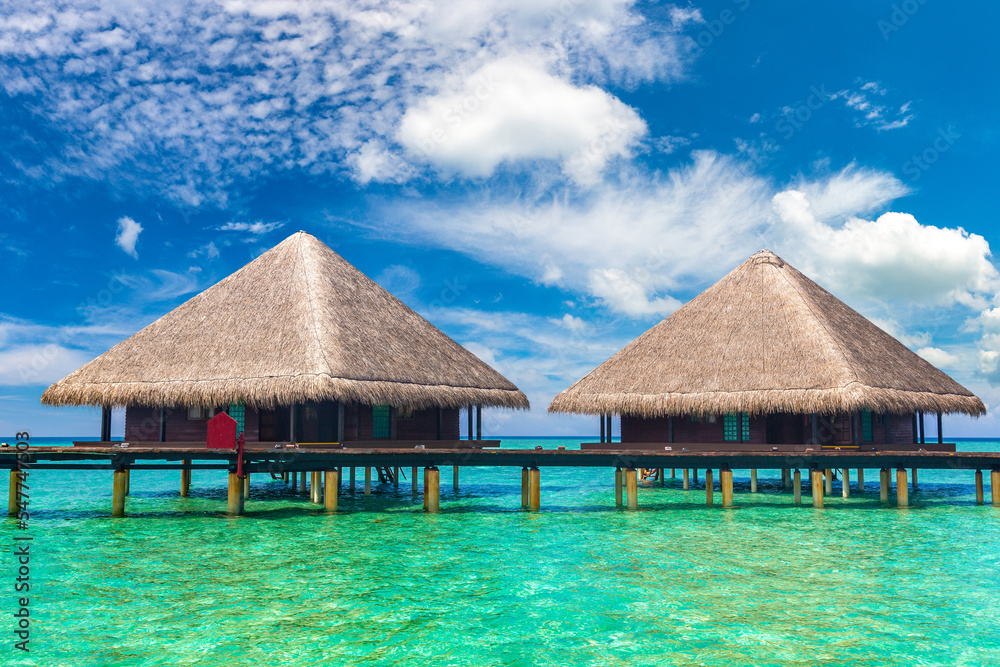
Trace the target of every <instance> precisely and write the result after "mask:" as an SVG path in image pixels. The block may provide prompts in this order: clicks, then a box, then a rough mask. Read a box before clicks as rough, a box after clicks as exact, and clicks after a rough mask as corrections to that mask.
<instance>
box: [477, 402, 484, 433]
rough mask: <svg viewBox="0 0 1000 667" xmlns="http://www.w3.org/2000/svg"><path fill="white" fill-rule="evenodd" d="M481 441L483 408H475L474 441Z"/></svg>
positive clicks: (479, 406) (478, 406)
mask: <svg viewBox="0 0 1000 667" xmlns="http://www.w3.org/2000/svg"><path fill="white" fill-rule="evenodd" d="M482 439H483V406H481V405H477V406H476V440H482Z"/></svg>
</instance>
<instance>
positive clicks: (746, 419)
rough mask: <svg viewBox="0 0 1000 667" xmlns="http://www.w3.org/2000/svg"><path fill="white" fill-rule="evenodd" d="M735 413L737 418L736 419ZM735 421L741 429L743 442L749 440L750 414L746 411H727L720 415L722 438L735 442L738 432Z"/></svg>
mask: <svg viewBox="0 0 1000 667" xmlns="http://www.w3.org/2000/svg"><path fill="white" fill-rule="evenodd" d="M737 414H738V416H739V419H737ZM737 423H739V425H740V427H741V428H742V430H743V438H742V439H743V442H749V441H750V414H749V413H747V412H740V413H735V412H728V413H726V414H724V415H722V439H723V440H725V441H726V442H736V441H737V440H739V439H740V438H739V434H738V431H737V430H736V428H737V426H736V425H737Z"/></svg>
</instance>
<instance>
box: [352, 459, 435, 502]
mask: <svg viewBox="0 0 1000 667" xmlns="http://www.w3.org/2000/svg"><path fill="white" fill-rule="evenodd" d="M434 471H435V472H437V468H434ZM439 478H440V477H439ZM371 494H372V468H371V466H365V495H366V496H370V495H371Z"/></svg>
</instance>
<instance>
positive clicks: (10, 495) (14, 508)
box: [7, 470, 21, 516]
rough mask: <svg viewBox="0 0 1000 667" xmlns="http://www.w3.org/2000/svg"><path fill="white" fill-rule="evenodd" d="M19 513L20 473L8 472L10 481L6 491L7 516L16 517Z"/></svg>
mask: <svg viewBox="0 0 1000 667" xmlns="http://www.w3.org/2000/svg"><path fill="white" fill-rule="evenodd" d="M20 511H21V491H20V473H19V472H18V471H16V470H11V471H10V481H9V486H8V490H7V516H17V515H18V513H19V512H20Z"/></svg>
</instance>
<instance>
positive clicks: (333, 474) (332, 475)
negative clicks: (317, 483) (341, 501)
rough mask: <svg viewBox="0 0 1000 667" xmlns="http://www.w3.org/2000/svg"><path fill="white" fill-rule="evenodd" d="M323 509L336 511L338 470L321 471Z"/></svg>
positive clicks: (338, 483)
mask: <svg viewBox="0 0 1000 667" xmlns="http://www.w3.org/2000/svg"><path fill="white" fill-rule="evenodd" d="M323 477H324V479H323V509H325V510H326V511H327V512H336V511H337V493H338V492H339V491H340V471H339V470H327V471H325V472H324V473H323Z"/></svg>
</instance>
